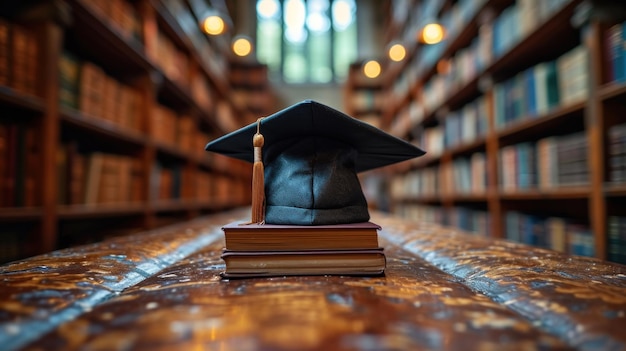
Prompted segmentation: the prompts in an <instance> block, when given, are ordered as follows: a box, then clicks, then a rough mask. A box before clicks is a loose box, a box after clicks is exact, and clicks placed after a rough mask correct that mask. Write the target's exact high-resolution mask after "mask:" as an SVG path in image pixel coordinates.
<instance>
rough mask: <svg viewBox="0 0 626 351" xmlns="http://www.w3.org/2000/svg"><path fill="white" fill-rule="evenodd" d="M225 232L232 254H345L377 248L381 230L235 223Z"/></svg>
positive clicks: (369, 226)
mask: <svg viewBox="0 0 626 351" xmlns="http://www.w3.org/2000/svg"><path fill="white" fill-rule="evenodd" d="M222 229H223V231H224V238H225V240H226V248H227V249H229V250H331V249H332V250H345V249H357V248H359V249H376V248H378V232H377V231H378V230H379V229H380V226H378V225H377V224H374V223H372V222H362V223H349V224H335V225H315V226H305V225H273V224H263V225H259V224H249V225H242V223H240V222H235V223H230V224H228V225H226V226H224V227H223V228H222Z"/></svg>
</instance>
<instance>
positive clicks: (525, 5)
mask: <svg viewBox="0 0 626 351" xmlns="http://www.w3.org/2000/svg"><path fill="white" fill-rule="evenodd" d="M570 1H571V0H517V1H516V2H515V4H513V5H512V6H510V7H508V8H506V9H504V11H502V13H501V14H500V16H498V17H497V18H496V19H495V20H494V22H493V29H492V31H493V35H492V36H493V44H492V51H493V55H494V57H499V56H501V55H503V54H505V53H506V52H508V51H509V49H510V48H512V47H513V46H515V45H516V44H517V43H519V41H520V40H522V39H523V38H525V37H526V36H527V35H528V34H530V33H531V32H532V31H533V30H535V29H536V28H537V27H539V26H540V25H541V24H543V23H544V22H545V20H546V19H547V18H549V17H550V16H552V15H553V14H554V13H555V12H556V11H558V10H559V9H561V8H562V7H563V6H564V5H566V4H567V3H569V2H570Z"/></svg>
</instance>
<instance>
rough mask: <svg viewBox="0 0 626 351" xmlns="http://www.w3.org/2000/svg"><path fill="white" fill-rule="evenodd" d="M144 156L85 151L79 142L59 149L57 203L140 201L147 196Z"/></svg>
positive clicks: (64, 145)
mask: <svg viewBox="0 0 626 351" xmlns="http://www.w3.org/2000/svg"><path fill="white" fill-rule="evenodd" d="M144 178H145V177H144V173H143V168H142V163H141V159H139V158H133V157H130V156H123V155H116V154H110V153H103V152H90V153H83V152H81V151H80V150H79V149H78V145H77V144H76V143H68V144H63V145H62V146H61V147H60V148H59V150H58V152H57V181H58V187H57V189H58V190H57V191H58V197H57V198H58V203H59V204H66V205H76V204H108V203H138V202H141V201H142V200H143V199H144V195H143V191H144V190H143V188H142V184H144V183H145V182H144Z"/></svg>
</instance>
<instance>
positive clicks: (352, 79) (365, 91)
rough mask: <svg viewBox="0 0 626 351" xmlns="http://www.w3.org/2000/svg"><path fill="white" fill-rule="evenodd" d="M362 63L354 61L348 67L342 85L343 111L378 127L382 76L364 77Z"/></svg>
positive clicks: (380, 109)
mask: <svg viewBox="0 0 626 351" xmlns="http://www.w3.org/2000/svg"><path fill="white" fill-rule="evenodd" d="M363 64H364V62H354V63H352V64H350V67H349V68H348V76H347V78H346V82H345V83H344V87H343V97H344V103H343V105H344V111H345V113H346V114H347V115H348V116H352V117H354V118H357V119H359V120H361V121H363V122H367V123H369V124H371V125H374V126H376V127H379V126H380V122H381V117H382V112H383V97H384V92H383V85H382V78H381V77H382V76H378V77H376V78H368V77H366V76H365V74H364V73H363Z"/></svg>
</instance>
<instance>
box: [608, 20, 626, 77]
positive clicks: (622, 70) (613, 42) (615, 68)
mask: <svg viewBox="0 0 626 351" xmlns="http://www.w3.org/2000/svg"><path fill="white" fill-rule="evenodd" d="M605 47H606V49H605V52H606V54H605V62H606V63H607V65H606V66H607V68H608V69H607V70H606V72H607V77H606V80H607V81H609V82H618V83H624V82H626V22H622V23H618V24H614V25H612V26H611V27H610V28H609V29H608V30H607V31H606V33H605Z"/></svg>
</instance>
